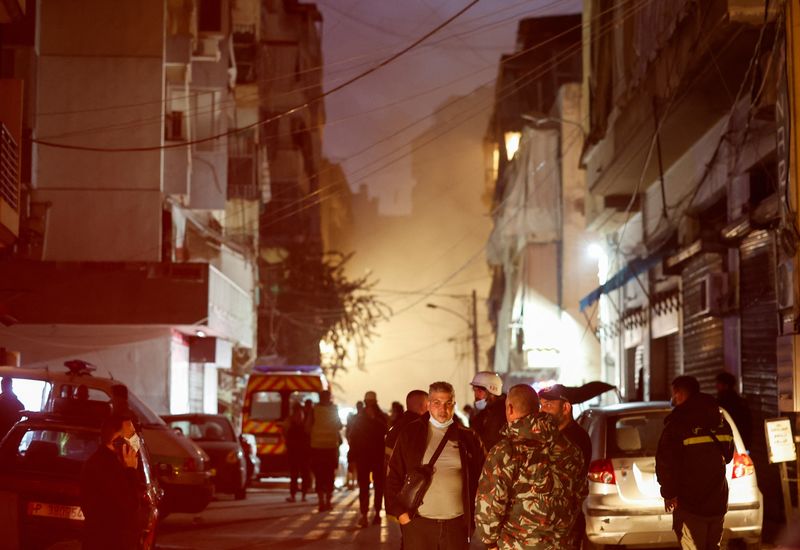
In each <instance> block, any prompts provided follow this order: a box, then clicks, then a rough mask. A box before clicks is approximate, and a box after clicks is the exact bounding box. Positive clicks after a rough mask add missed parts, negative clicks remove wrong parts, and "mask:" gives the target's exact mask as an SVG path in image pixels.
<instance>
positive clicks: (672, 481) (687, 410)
mask: <svg viewBox="0 0 800 550" xmlns="http://www.w3.org/2000/svg"><path fill="white" fill-rule="evenodd" d="M672 404H673V406H674V407H675V408H674V410H673V411H672V412H671V413H670V414H669V415H668V416H667V417H666V418H665V419H664V431H663V432H662V433H661V438H660V439H659V441H658V449H657V451H656V477H657V478H658V483H659V484H660V485H661V496H662V497H664V508H665V510H666V511H667V512H672V529H673V530H674V531H675V534H676V535H677V536H678V541H679V542H680V544H681V547H682V548H684V549H698V550H706V549H717V548H719V547H720V546H719V545H720V540H721V539H722V524H723V522H724V519H725V513H726V512H727V510H728V481H727V479H726V475H725V464H727V463H728V462H730V461H731V460H732V459H733V436H732V434H731V428H730V426H728V424H727V422H725V420H724V419H723V417H722V414H721V413H720V410H719V407H718V406H717V402H716V400H715V399H714V397H713V396H711V395H708V394H705V393H701V392H700V385H699V384H698V382H697V379H696V378H694V377H693V376H679V377H677V378H676V379H675V380H673V381H672Z"/></svg>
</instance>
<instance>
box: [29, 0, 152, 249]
mask: <svg viewBox="0 0 800 550" xmlns="http://www.w3.org/2000/svg"><path fill="white" fill-rule="evenodd" d="M39 18H40V29H39V33H38V44H37V46H38V51H39V55H40V58H39V65H38V69H39V74H38V81H37V104H36V113H37V116H36V121H35V123H36V137H37V138H38V139H40V140H46V141H51V142H56V143H60V144H69V145H80V146H89V147H99V148H137V147H158V146H159V145H161V143H162V140H163V120H162V117H163V105H162V99H163V97H164V76H163V52H164V28H163V27H164V4H163V1H162V0H115V1H114V2H108V1H107V0H43V1H42V2H41V3H40V9H39ZM161 170H162V151H160V150H155V151H147V152H125V153H104V152H87V151H74V150H66V149H57V148H53V147H48V146H44V145H38V146H36V147H35V148H34V173H33V178H32V179H33V186H34V187H35V188H36V199H37V200H41V201H48V202H50V203H52V206H51V208H50V212H49V217H48V227H47V235H46V242H45V247H44V259H47V260H63V261H70V260H92V261H128V260H158V259H159V257H160V235H161V201H160V195H159V193H160V191H161V188H162V178H161Z"/></svg>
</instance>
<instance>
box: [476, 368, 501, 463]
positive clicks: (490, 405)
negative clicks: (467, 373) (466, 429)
mask: <svg viewBox="0 0 800 550" xmlns="http://www.w3.org/2000/svg"><path fill="white" fill-rule="evenodd" d="M470 384H471V385H472V391H473V393H474V395H475V408H476V409H477V410H478V412H477V413H476V414H475V416H474V418H472V419H471V420H470V427H471V428H472V429H473V430H475V433H477V434H478V436H479V437H480V438H481V441H482V442H483V447H484V449H486V451H487V452H489V451H490V450H491V448H492V447H494V445H495V443H497V442H498V441H499V440H500V430H502V429H503V428H504V427H505V425H506V396H505V395H503V380H502V379H501V378H500V377H499V376H498V375H497V373H494V372H489V371H481V372H479V373H477V374H476V375H475V377H474V378H473V379H472V382H471V383H470Z"/></svg>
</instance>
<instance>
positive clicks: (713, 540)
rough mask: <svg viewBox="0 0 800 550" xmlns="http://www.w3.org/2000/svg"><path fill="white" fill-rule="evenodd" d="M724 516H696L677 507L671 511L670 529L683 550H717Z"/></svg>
mask: <svg viewBox="0 0 800 550" xmlns="http://www.w3.org/2000/svg"><path fill="white" fill-rule="evenodd" d="M724 521H725V516H724V515H722V516H711V517H706V516H698V515H696V514H692V513H690V512H687V511H685V510H681V509H680V507H678V508H677V509H676V510H675V511H674V512H672V530H673V531H675V534H676V535H677V536H678V542H680V543H681V548H683V549H684V550H718V549H719V543H720V541H721V540H722V524H723V523H724Z"/></svg>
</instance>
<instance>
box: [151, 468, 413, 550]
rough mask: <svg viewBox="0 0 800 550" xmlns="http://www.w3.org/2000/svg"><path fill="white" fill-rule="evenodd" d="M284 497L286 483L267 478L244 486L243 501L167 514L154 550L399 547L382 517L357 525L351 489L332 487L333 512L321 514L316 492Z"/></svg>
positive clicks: (393, 527)
mask: <svg viewBox="0 0 800 550" xmlns="http://www.w3.org/2000/svg"><path fill="white" fill-rule="evenodd" d="M287 496H288V490H287V489H286V484H285V483H274V482H273V483H270V484H264V485H262V486H260V487H258V488H254V489H250V490H248V493H247V499H246V500H244V501H235V500H233V499H232V498H230V497H226V496H225V495H221V496H220V497H219V498H218V499H217V500H215V501H214V502H212V503H211V504H210V505H209V506H208V508H206V509H205V510H204V511H203V512H201V513H200V514H173V515H170V516H169V517H167V518H166V519H165V520H164V521H163V522H162V523H161V526H160V528H159V531H158V536H157V538H156V543H157V548H158V549H160V550H190V549H191V550H203V549H215V550H238V549H245V548H247V549H253V550H260V549H266V548H281V549H289V548H307V549H319V550H322V549H325V550H330V549H332V548H364V549H367V548H369V549H389V548H399V545H400V542H399V541H400V528H399V526H398V525H397V524H396V523H394V522H393V521H390V520H388V519H387V518H386V517H384V518H383V519H382V522H381V525H380V526H377V525H375V526H372V525H371V526H370V527H367V528H364V529H362V528H359V527H358V526H357V522H358V518H359V512H358V491H357V490H352V491H348V490H345V489H342V490H339V491H337V492H336V493H335V494H334V499H333V500H334V508H333V510H331V511H330V512H323V513H320V512H317V499H316V495H313V496H309V500H308V502H305V503H304V502H296V503H287V502H285V498H286V497H287ZM370 519H372V516H371V515H370Z"/></svg>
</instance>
